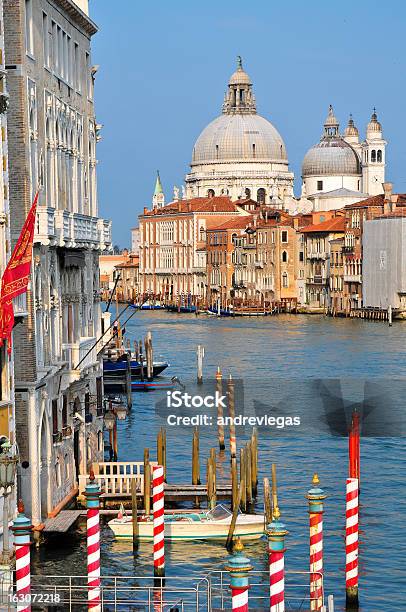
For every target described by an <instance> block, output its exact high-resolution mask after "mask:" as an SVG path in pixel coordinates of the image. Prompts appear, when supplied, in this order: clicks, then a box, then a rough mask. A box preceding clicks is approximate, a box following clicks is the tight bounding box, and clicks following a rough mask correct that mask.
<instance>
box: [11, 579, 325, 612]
mask: <svg viewBox="0 0 406 612" xmlns="http://www.w3.org/2000/svg"><path fill="white" fill-rule="evenodd" d="M318 576H319V577H320V584H321V587H322V588H323V579H322V575H321V574H318ZM10 578H11V576H10V575H7V574H2V575H0V608H1V610H7V611H9V610H10V611H11V610H15V601H14V600H15V595H13V593H15V584H14V585H13V583H12V581H11V580H10ZM309 581H310V573H309V572H292V571H288V572H286V573H285V606H286V609H287V610H296V611H297V612H299V611H304V610H309V609H310V608H311V598H310V596H309ZM31 597H32V599H31V601H32V604H33V609H43V608H42V606H44V605H45V607H46V605H48V606H51V607H52V609H53V610H58V611H59V610H66V611H68V612H71V611H74V612H82V610H83V612H84V611H85V610H87V603H88V586H87V576H43V575H32V576H31ZM249 601H250V608H251V607H252V608H257V607H259V608H261V609H269V573H268V572H264V571H252V572H250V591H249ZM100 602H101V611H102V612H123V611H124V610H130V609H131V610H134V611H135V610H136V611H138V612H141V611H143V612H183V610H187V612H212V611H213V610H214V609H216V610H230V608H231V589H230V578H229V574H228V572H226V571H221V570H219V571H213V572H210V573H208V574H207V575H206V576H203V577H199V576H197V575H194V574H193V573H192V574H191V575H189V576H168V577H166V578H162V579H161V578H152V577H150V576H102V577H101V581H100ZM35 604H37V605H38V606H39V607H38V608H37V607H36V605H35ZM322 606H323V607H322V610H323V612H324V611H326V607H324V606H325V600H324V593H323V601H322ZM328 612H334V598H333V596H332V595H330V596H329V597H328Z"/></svg>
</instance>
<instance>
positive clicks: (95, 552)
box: [85, 470, 102, 612]
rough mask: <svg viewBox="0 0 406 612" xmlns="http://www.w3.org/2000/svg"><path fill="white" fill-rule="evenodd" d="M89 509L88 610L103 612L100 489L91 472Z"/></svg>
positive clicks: (87, 505)
mask: <svg viewBox="0 0 406 612" xmlns="http://www.w3.org/2000/svg"><path fill="white" fill-rule="evenodd" d="M85 497H86V508H87V587H88V595H87V598H88V610H91V611H92V612H101V609H102V608H101V600H100V487H99V485H98V484H97V483H96V482H95V478H94V472H93V470H90V476H89V482H88V484H87V485H86V490H85Z"/></svg>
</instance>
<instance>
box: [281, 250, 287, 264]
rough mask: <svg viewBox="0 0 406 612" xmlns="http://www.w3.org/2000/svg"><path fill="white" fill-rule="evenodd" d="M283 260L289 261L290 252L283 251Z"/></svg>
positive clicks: (284, 261)
mask: <svg viewBox="0 0 406 612" xmlns="http://www.w3.org/2000/svg"><path fill="white" fill-rule="evenodd" d="M282 261H283V263H286V262H287V261H288V252H287V251H282Z"/></svg>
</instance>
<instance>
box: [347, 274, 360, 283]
mask: <svg viewBox="0 0 406 612" xmlns="http://www.w3.org/2000/svg"><path fill="white" fill-rule="evenodd" d="M344 282H345V283H362V275H361V274H344Z"/></svg>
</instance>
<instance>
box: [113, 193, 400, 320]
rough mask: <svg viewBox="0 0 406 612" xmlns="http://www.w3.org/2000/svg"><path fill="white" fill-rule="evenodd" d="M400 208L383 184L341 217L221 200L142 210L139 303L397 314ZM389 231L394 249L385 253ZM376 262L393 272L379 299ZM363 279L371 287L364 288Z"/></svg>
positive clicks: (395, 196) (332, 212) (334, 212)
mask: <svg viewBox="0 0 406 612" xmlns="http://www.w3.org/2000/svg"><path fill="white" fill-rule="evenodd" d="M405 202H406V197H405V196H404V195H402V194H393V193H392V186H391V184H390V183H385V184H384V193H383V194H378V195H376V196H372V197H370V198H365V199H363V200H361V201H359V202H356V203H353V204H350V205H348V206H346V207H344V208H343V209H339V210H330V211H314V212H311V213H306V214H298V215H290V214H289V213H287V212H286V211H281V210H279V209H275V208H272V207H270V206H267V205H263V204H261V203H258V202H255V201H254V200H251V199H249V200H237V201H236V202H232V201H231V199H230V198H225V197H224V196H223V197H222V198H218V197H213V198H194V199H192V200H179V201H177V202H172V203H170V204H169V205H167V206H163V207H161V208H156V207H152V209H151V210H148V209H144V213H143V214H142V215H140V218H139V221H140V228H139V233H140V245H139V280H138V293H139V299H146V298H147V297H148V296H150V297H154V298H155V299H157V300H160V301H163V302H165V303H172V304H173V303H177V302H181V301H184V300H185V299H186V298H187V299H188V300H189V301H190V300H191V301H194V302H199V303H200V304H206V305H208V306H213V305H215V304H218V302H220V304H221V305H222V306H223V307H227V306H229V305H230V304H234V305H239V304H256V305H264V304H265V305H267V304H268V305H279V306H281V305H282V306H286V305H287V304H289V308H299V307H300V309H301V310H302V311H307V312H330V313H332V314H349V313H350V312H351V311H353V310H357V309H360V308H362V307H374V308H381V309H385V308H387V307H388V305H389V304H391V305H392V307H393V308H395V309H397V310H399V311H402V310H404V308H405V303H404V302H405V300H404V296H403V286H402V282H403V281H402V280H401V278H402V270H400V271H399V266H400V265H401V264H400V262H401V261H402V258H403V259H404V252H403V248H404V247H403V242H402V240H401V236H402V231H403V228H404V225H403V224H404V220H403V214H404V211H406V208H405ZM390 219H391V221H389V220H390ZM384 220H386V224H384V223H383V221H384ZM373 221H374V223H375V222H376V223H375V225H372V222H373ZM388 223H389V226H388ZM396 224H398V227H399V229H394V232H395V233H396V235H397V236H398V239H397V245H398V246H397V248H396V249H392V248H391V247H390V245H389V243H390V241H391V228H392V227H393V228H395V225H396ZM373 227H375V228H376V229H375V230H374V231H375V232H378V233H379V232H380V231H381V229H382V231H383V228H385V231H384V233H383V236H386V239H387V241H388V245H387V247H385V248H383V247H382V248H381V251H382V253H381V255H380V257H381V259H380V261H379V262H378V263H377V260H376V253H375V250H376V249H375V250H374V245H375V244H376V240H375V239H372V238H371V239H369V236H370V235H371V236H372V235H374V236H375V234H373V233H372V228H373ZM364 234H365V236H366V238H365V237H364ZM365 240H367V242H365ZM383 242H384V238H383V237H382V239H381V242H380V244H383ZM383 252H385V254H383ZM374 257H375V259H374ZM382 260H384V263H382ZM395 260H396V261H395ZM123 263H124V262H123ZM378 264H379V266H381V267H382V266H390V268H391V270H392V273H391V276H390V278H391V279H392V281H391V285H390V286H391V288H390V290H389V287H388V288H387V292H389V293H388V295H387V296H386V297H385V296H384V295H383V293H382V292H383V289H382V287H383V286H384V284H383V281H382V283H381V285H382V287H380V284H379V281H378V280H376V278H377V277H376V275H375V269H376V268H377V266H378ZM381 269H386V268H381ZM396 271H398V272H396ZM365 273H366V274H367V275H368V278H369V279H370V280H369V283H368V284H367V285H365V287H364V286H363V281H362V279H363V274H365ZM397 279H400V280H399V281H397ZM385 287H386V285H385ZM365 292H366V293H365ZM127 295H128V293H127Z"/></svg>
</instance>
